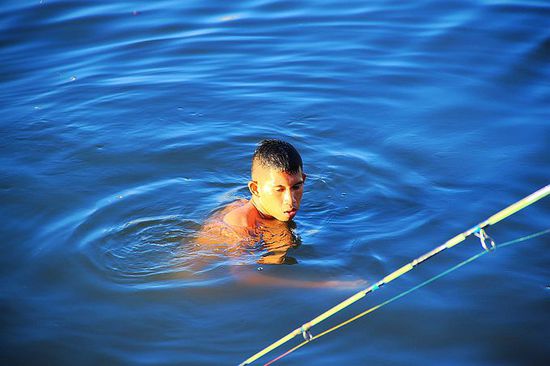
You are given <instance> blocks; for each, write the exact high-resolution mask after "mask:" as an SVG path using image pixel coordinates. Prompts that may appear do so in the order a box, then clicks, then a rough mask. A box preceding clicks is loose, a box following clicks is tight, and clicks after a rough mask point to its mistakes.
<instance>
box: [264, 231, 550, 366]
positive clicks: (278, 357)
mask: <svg viewBox="0 0 550 366" xmlns="http://www.w3.org/2000/svg"><path fill="white" fill-rule="evenodd" d="M548 233H550V229H546V230H543V231H539V232H537V233H534V234H530V235H526V236H523V237H521V238H518V239H515V240H510V241H507V242H504V243H502V244H498V245H496V248H504V247H507V246H510V245H513V244H517V243H519V242H522V241H526V240H530V239H534V238H536V237H539V236H542V235H544V234H548ZM490 252H491V251H486V250H484V251H483V252H480V253H478V254H476V255H474V256H472V257H470V258H468V259H466V260H464V261H462V262H460V263H459V264H457V265H455V266H453V267H451V268H449V269H447V270H445V271H443V272H441V273H439V274H437V275H435V276H433V277H432V278H430V279H428V280H426V281H424V282H422V283H421V284H419V285H416V286H414V287H411V288H410V289H408V290H406V291H403V292H402V293H400V294H399V295H396V296H394V297H392V298H391V299H388V300H386V301H384V302H382V303H380V304H378V305H376V306H373V307H372V308H369V309H368V310H365V311H364V312H362V313H360V314H358V315H356V316H354V317H352V318H350V319H348V320H346V321H343V322H342V323H339V324H337V325H335V326H334V327H332V328H329V329H327V330H325V331H324V332H322V333H319V334H317V335H316V336H314V337H312V338H311V339H310V340H307V341H303V342H302V343H300V344H298V345H297V346H295V347H294V348H291V349H289V350H288V351H286V352H285V353H283V354H281V355H280V356H277V357H276V358H274V359H273V360H271V361H269V362H268V363H266V364H265V365H264V366H268V365H271V364H273V363H274V362H276V361H278V360H280V359H281V358H283V357H285V356H287V355H289V354H290V353H292V352H294V351H296V350H297V349H298V348H301V347H302V346H304V345H305V344H307V343H309V342H311V341H314V340H315V339H318V338H321V337H322V336H324V335H326V334H328V333H331V332H333V331H335V330H337V329H338V328H341V327H343V326H345V325H347V324H349V323H351V322H353V321H355V320H357V319H359V318H362V317H363V316H365V315H367V314H368V313H371V312H373V311H375V310H377V309H379V308H381V307H382V306H385V305H387V304H389V303H392V302H394V301H396V300H399V299H400V298H402V297H403V296H405V295H408V294H410V293H411V292H414V291H416V290H418V289H420V288H422V287H424V286H426V285H429V284H430V283H432V282H434V281H437V280H438V279H440V278H442V277H444V276H446V275H448V274H449V273H451V272H453V271H456V270H457V269H459V268H461V267H463V266H465V265H466V264H468V263H470V262H473V261H475V260H476V259H478V258H480V257H481V256H483V255H485V254H487V253H490Z"/></svg>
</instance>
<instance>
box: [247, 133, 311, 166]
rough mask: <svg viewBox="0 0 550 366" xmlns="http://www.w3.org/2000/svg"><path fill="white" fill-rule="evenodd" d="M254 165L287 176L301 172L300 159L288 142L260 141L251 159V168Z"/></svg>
mask: <svg viewBox="0 0 550 366" xmlns="http://www.w3.org/2000/svg"><path fill="white" fill-rule="evenodd" d="M255 163H259V164H260V165H263V166H265V167H268V168H274V169H277V170H279V171H282V172H286V173H289V174H295V173H298V172H299V171H303V165H302V157H301V156H300V153H299V152H298V150H296V149H295V148H294V146H292V145H291V144H289V143H288V142H286V141H281V140H277V139H266V140H262V141H260V143H259V144H258V147H257V148H256V151H254V156H253V157H252V167H254V164H255Z"/></svg>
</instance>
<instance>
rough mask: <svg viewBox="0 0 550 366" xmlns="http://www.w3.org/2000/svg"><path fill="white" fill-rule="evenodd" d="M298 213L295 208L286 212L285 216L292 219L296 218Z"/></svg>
mask: <svg viewBox="0 0 550 366" xmlns="http://www.w3.org/2000/svg"><path fill="white" fill-rule="evenodd" d="M296 212H298V210H297V209H295V208H293V209H291V210H287V211H285V212H284V214H285V215H286V216H288V217H289V218H291V219H292V218H293V217H294V216H296Z"/></svg>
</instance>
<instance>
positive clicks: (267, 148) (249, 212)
mask: <svg viewBox="0 0 550 366" xmlns="http://www.w3.org/2000/svg"><path fill="white" fill-rule="evenodd" d="M251 175H252V179H251V180H250V181H249V182H248V189H249V190H250V193H251V194H252V197H251V198H250V200H238V201H236V202H234V203H232V204H230V205H229V206H227V207H226V208H225V209H223V210H222V211H221V212H219V213H218V214H216V215H214V216H213V217H212V218H211V219H209V220H208V221H207V223H206V224H205V225H204V227H203V230H202V234H201V235H200V236H199V238H198V239H199V240H198V241H199V243H201V244H205V243H208V242H211V243H215V242H216V241H217V242H218V244H219V243H220V242H223V243H227V244H237V247H236V248H233V252H237V253H239V252H240V251H242V250H243V249H244V250H246V249H250V248H251V247H257V245H255V244H257V243H259V242H261V243H262V246H263V248H262V249H264V250H266V252H267V253H266V254H265V255H263V256H262V258H261V259H260V260H259V261H258V263H261V264H283V263H285V264H292V263H296V260H295V259H294V258H291V257H287V256H286V253H287V251H288V249H289V248H291V247H292V246H295V245H296V241H297V240H296V237H295V236H294V235H293V233H292V229H293V228H294V223H293V222H292V219H293V218H294V216H296V213H297V212H298V209H299V208H300V202H301V200H302V194H303V192H304V182H305V180H306V175H305V174H304V172H303V164H302V158H301V157H300V154H299V153H298V151H297V150H296V149H295V148H294V147H293V146H292V145H291V144H289V143H288V142H284V141H281V140H275V139H269V140H263V141H261V142H260V144H259V145H258V147H257V149H256V151H255V152H254V156H253V157H252V169H251ZM233 254H235V253H233Z"/></svg>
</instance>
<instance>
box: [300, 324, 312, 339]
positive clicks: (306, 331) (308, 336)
mask: <svg viewBox="0 0 550 366" xmlns="http://www.w3.org/2000/svg"><path fill="white" fill-rule="evenodd" d="M300 330H301V331H302V337H304V340H305V341H306V342H309V341H311V340H312V339H313V335H312V334H311V332H310V331H309V329H307V328H306V327H305V326H304V325H302V327H301V328H300Z"/></svg>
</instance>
